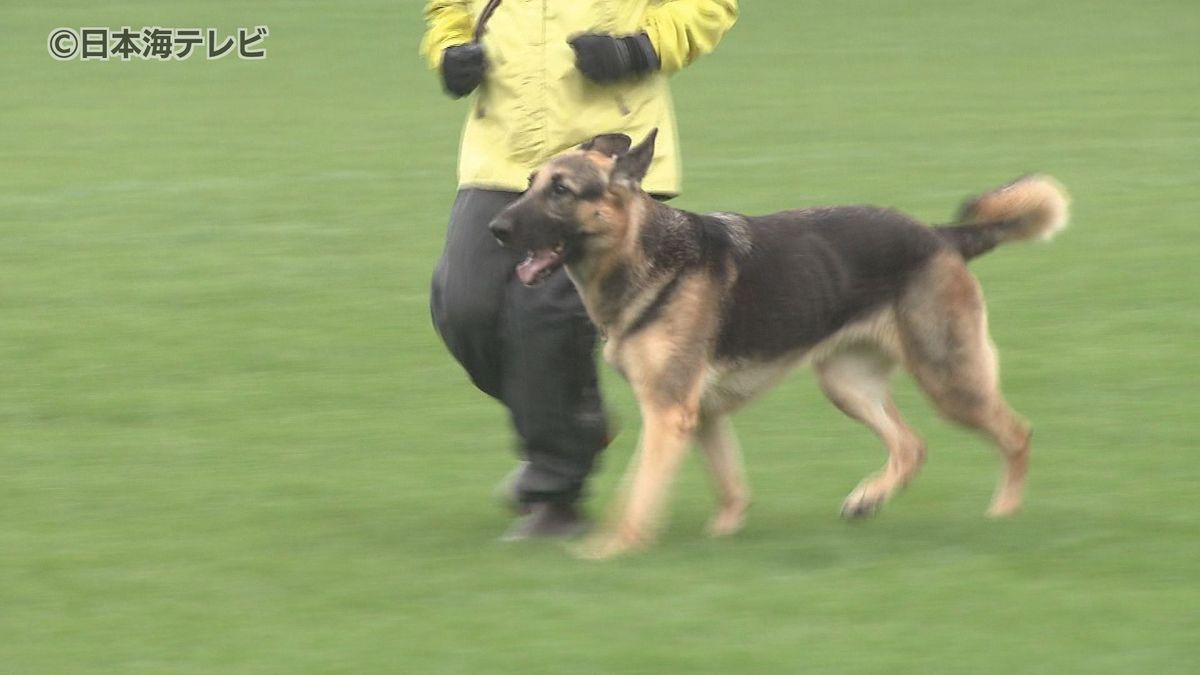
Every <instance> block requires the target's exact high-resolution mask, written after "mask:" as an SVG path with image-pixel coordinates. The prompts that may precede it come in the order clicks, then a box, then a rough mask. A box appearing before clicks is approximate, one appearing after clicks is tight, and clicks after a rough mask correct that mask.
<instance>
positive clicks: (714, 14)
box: [421, 0, 737, 195]
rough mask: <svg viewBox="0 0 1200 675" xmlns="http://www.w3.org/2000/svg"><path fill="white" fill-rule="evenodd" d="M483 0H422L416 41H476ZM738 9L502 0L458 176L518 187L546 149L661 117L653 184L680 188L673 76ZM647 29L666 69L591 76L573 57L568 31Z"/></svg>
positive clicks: (638, 132)
mask: <svg viewBox="0 0 1200 675" xmlns="http://www.w3.org/2000/svg"><path fill="white" fill-rule="evenodd" d="M485 4H487V3H486V0H427V2H426V4H425V21H426V25H427V27H428V28H427V31H426V33H425V38H424V40H422V42H421V53H422V55H423V56H425V58H426V59H428V61H429V65H430V66H431V67H433V68H434V69H439V68H441V63H442V50H444V49H446V48H447V47H451V46H453V45H460V44H464V43H467V42H470V41H471V40H472V38H473V35H472V34H473V32H474V30H475V19H476V17H478V16H479V13H480V12H481V11H482V10H483V6H484V5H485ZM736 20H737V0H503V1H502V2H501V3H500V6H499V8H498V9H497V10H496V12H495V14H494V15H493V16H492V18H491V20H490V21H488V23H487V26H486V28H485V32H484V35H483V40H482V44H483V49H484V53H485V55H486V59H487V62H488V70H487V73H486V74H485V76H484V79H483V84H481V85H480V86H479V88H478V89H476V91H475V93H474V94H473V105H472V108H471V110H470V112H469V113H468V117H467V124H466V128H465V129H464V130H463V137H462V143H461V146H460V148H459V160H458V182H459V185H460V186H463V187H479V188H491V189H500V190H513V191H518V192H519V191H522V190H524V189H525V187H526V185H527V184H528V180H529V174H530V172H531V171H533V170H534V169H535V168H537V167H538V166H540V165H541V164H542V163H543V162H545V161H546V160H547V159H549V158H550V157H552V156H554V155H556V154H558V153H560V152H562V151H564V150H568V149H570V148H572V147H574V146H576V145H579V144H580V143H582V142H583V141H586V140H588V139H589V138H591V137H593V136H595V135H596V134H599V133H606V132H622V133H626V134H629V135H630V136H632V137H633V139H634V141H635V142H636V141H638V140H640V139H641V138H642V137H643V136H644V135H645V134H646V133H647V132H649V131H650V130H651V129H653V128H654V127H658V129H659V134H658V141H657V143H656V146H655V156H654V162H653V163H652V164H651V165H650V171H649V173H648V174H647V175H646V178H645V179H644V180H643V181H642V186H643V188H644V189H645V190H646V191H647V192H653V193H661V194H668V195H673V194H678V192H679V183H680V168H679V142H678V138H677V135H676V131H675V113H674V110H673V106H672V104H671V93H670V90H669V89H668V87H667V76H668V75H670V74H671V73H674V72H676V71H678V70H680V69H681V68H683V67H684V66H686V65H688V64H689V63H691V62H692V61H694V60H696V59H697V58H699V57H700V56H701V55H703V54H707V53H709V52H711V51H712V50H713V49H714V48H716V46H717V43H718V42H720V40H721V37H722V36H723V35H724V34H725V33H726V31H728V30H729V29H730V28H731V27H732V26H733V24H734V22H735V21H736ZM597 32H599V33H612V34H613V35H626V34H632V33H639V32H645V33H646V34H647V35H648V36H649V37H650V42H651V43H652V44H653V45H654V49H655V51H656V52H658V57H659V60H660V61H661V62H662V68H661V70H659V71H657V72H654V73H650V74H648V75H645V76H643V77H641V78H638V79H626V80H622V81H619V82H614V83H610V84H596V83H594V82H592V81H590V80H588V79H587V78H585V77H584V76H583V74H582V73H580V72H579V71H578V70H577V69H576V68H575V53H574V52H573V51H572V50H571V47H570V45H568V44H567V40H568V39H569V38H570V37H572V36H574V35H578V34H581V33H597Z"/></svg>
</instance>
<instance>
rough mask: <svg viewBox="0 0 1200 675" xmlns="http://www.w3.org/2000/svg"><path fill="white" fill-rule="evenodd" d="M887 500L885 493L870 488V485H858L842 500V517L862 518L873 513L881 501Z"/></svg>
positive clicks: (848, 518) (877, 509) (849, 518)
mask: <svg viewBox="0 0 1200 675" xmlns="http://www.w3.org/2000/svg"><path fill="white" fill-rule="evenodd" d="M885 501H887V493H884V492H880V491H877V490H872V489H870V486H859V487H858V488H856V489H855V490H854V492H851V493H850V496H848V497H846V501H844V502H842V518H844V519H846V520H862V519H864V518H870V517H871V516H873V515H875V514H876V513H877V512H878V511H879V508H880V507H881V506H883V503H884V502H885Z"/></svg>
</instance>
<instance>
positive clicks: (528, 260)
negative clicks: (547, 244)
mask: <svg viewBox="0 0 1200 675" xmlns="http://www.w3.org/2000/svg"><path fill="white" fill-rule="evenodd" d="M562 259H563V244H562V242H559V243H558V245H556V246H555V247H554V248H545V249H541V250H537V251H530V252H529V253H528V255H526V256H525V259H524V260H522V261H521V264H519V265H517V278H519V279H520V280H521V283H523V284H525V285H526V286H536V285H538V284H540V283H542V281H544V280H545V279H546V277H548V276H550V273H551V272H553V271H554V270H556V269H558V268H559V266H560V265H562Z"/></svg>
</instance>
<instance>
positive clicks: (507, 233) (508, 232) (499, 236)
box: [488, 218, 512, 246]
mask: <svg viewBox="0 0 1200 675" xmlns="http://www.w3.org/2000/svg"><path fill="white" fill-rule="evenodd" d="M488 229H489V230H491V231H492V236H493V237H495V238H496V241H498V242H500V245H501V246H507V245H508V239H509V237H511V236H512V221H510V220H507V219H505V218H497V219H496V220H493V221H492V224H491V225H488Z"/></svg>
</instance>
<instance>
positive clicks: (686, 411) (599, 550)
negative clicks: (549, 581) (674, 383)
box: [580, 402, 699, 558]
mask: <svg viewBox="0 0 1200 675" xmlns="http://www.w3.org/2000/svg"><path fill="white" fill-rule="evenodd" d="M641 409H642V420H643V422H642V424H643V430H642V438H641V444H640V446H639V448H638V450H637V454H636V455H634V458H633V462H632V463H631V464H630V467H629V470H628V472H627V473H626V475H625V478H624V484H623V489H622V491H621V496H620V498H619V499H618V501H617V503H616V504H615V507H614V510H613V514H612V518H611V520H610V522H609V523H608V525H607V526H606V527H605V529H604V530H602V531H601V532H599V533H598V534H596V535H595V536H593V537H591V538H589V539H588V540H586V541H585V542H584V543H583V546H582V549H581V550H580V554H581V555H582V556H584V557H588V558H611V557H613V556H617V555H620V554H622V553H626V552H629V551H632V550H636V549H638V548H642V547H645V546H647V545H649V544H650V543H652V542H653V541H654V538H655V536H656V535H657V533H658V528H659V526H660V525H661V520H662V512H663V503H664V501H665V499H666V495H667V491H668V489H669V487H670V484H671V481H672V479H673V478H674V477H675V473H676V471H677V470H678V468H679V464H680V461H681V460H682V459H683V456H684V455H685V454H686V452H687V447H688V444H689V442H690V441H691V438H692V434H693V432H694V431H695V428H696V421H697V417H698V412H699V405H698V403H693V402H681V403H674V404H666V405H663V404H653V403H651V404H645V403H644V404H643V405H642V406H641Z"/></svg>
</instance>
